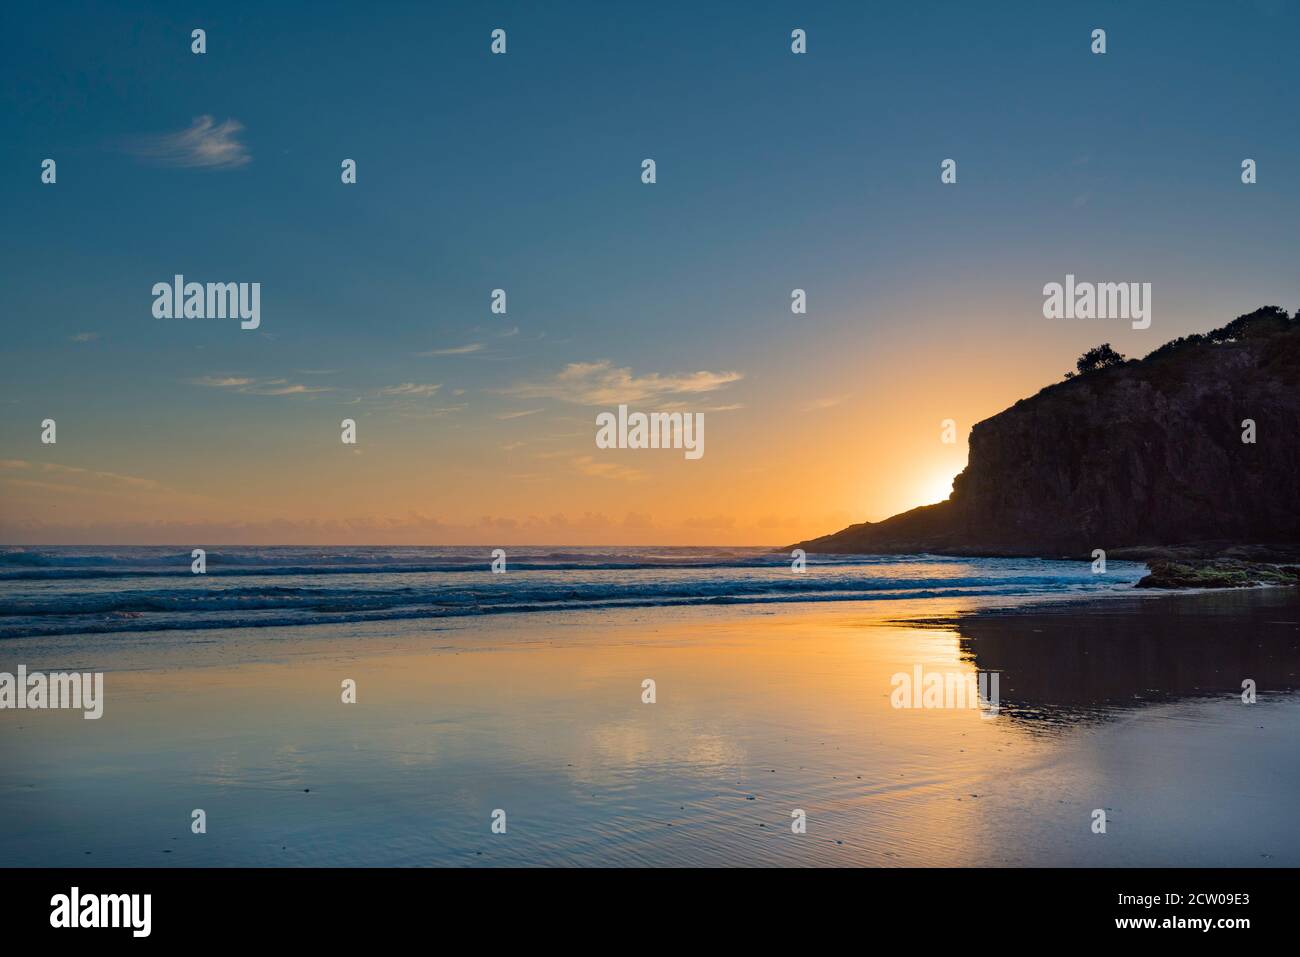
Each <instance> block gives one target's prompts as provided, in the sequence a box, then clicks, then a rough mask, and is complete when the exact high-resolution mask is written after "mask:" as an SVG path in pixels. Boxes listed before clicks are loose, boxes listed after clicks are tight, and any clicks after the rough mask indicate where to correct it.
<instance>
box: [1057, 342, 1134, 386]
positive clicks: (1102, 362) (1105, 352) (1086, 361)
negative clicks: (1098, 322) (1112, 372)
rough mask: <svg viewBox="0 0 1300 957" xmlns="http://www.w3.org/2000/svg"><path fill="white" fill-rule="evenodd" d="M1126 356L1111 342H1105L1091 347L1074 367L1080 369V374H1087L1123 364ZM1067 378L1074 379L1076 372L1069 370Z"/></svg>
mask: <svg viewBox="0 0 1300 957" xmlns="http://www.w3.org/2000/svg"><path fill="white" fill-rule="evenodd" d="M1125 361H1126V360H1125V358H1124V357H1123V356H1122V355H1120V354H1119V353H1118V352H1116V351H1115V350H1114V349H1112V348H1111V347H1110V343H1109V342H1103V343H1102V344H1101V345H1099V346H1096V347H1094V348H1092V349H1089V350H1088V351H1087V352H1085V353H1084V354H1083V355H1081V356H1079V361H1078V362H1076V363H1075V364H1074V367H1075V368H1076V369H1078V370H1079V375H1086V374H1087V373H1089V372H1095V371H1096V370H1098V369H1107V368H1109V367H1110V366H1122V365H1123V364H1124V363H1125ZM1065 377H1066V378H1067V379H1073V378H1074V373H1073V372H1067V373H1066V374H1065Z"/></svg>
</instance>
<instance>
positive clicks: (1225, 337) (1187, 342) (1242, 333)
mask: <svg viewBox="0 0 1300 957" xmlns="http://www.w3.org/2000/svg"><path fill="white" fill-rule="evenodd" d="M1297 324H1300V309H1297V310H1296V313H1295V315H1294V316H1288V315H1287V314H1286V310H1285V309H1283V308H1282V307H1281V306H1262V307H1260V308H1259V309H1256V310H1255V311H1254V312H1248V313H1246V314H1245V315H1243V316H1238V317H1237V318H1236V319H1234V320H1232V322H1230V323H1228V324H1227V325H1226V326H1223V327H1221V328H1219V329H1213V330H1211V331H1210V332H1206V333H1195V334H1193V335H1190V336H1179V337H1178V338H1177V339H1171V340H1170V341H1169V342H1166V343H1165V344H1164V345H1163V346H1161V347H1160V348H1159V349H1156V350H1155V351H1154V352H1152V353H1150V354H1148V355H1147V357H1146V358H1147V359H1156V358H1159V357H1161V356H1167V355H1172V354H1173V353H1175V352H1178V351H1180V350H1182V349H1186V348H1187V347H1188V346H1197V345H1202V344H1204V343H1207V342H1208V343H1219V342H1235V341H1236V340H1238V339H1257V338H1261V337H1264V336H1273V335H1277V334H1278V333H1279V332H1286V331H1287V330H1288V329H1294V328H1295V327H1296V326H1297ZM1144 361H1145V360H1144Z"/></svg>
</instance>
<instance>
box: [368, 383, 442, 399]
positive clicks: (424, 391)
mask: <svg viewBox="0 0 1300 957" xmlns="http://www.w3.org/2000/svg"><path fill="white" fill-rule="evenodd" d="M441 388H442V383H440V382H430V383H425V384H421V383H417V382H403V383H402V384H401V385H391V386H389V387H388V388H386V389H380V390H379V394H380V395H401V396H424V395H433V394H434V393H435V392H437V391H438V390H439V389H441Z"/></svg>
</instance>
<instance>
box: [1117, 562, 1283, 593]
mask: <svg viewBox="0 0 1300 957" xmlns="http://www.w3.org/2000/svg"><path fill="white" fill-rule="evenodd" d="M1147 567H1148V568H1149V569H1150V570H1151V574H1149V575H1147V576H1146V577H1145V578H1143V579H1142V580H1141V581H1139V582H1138V583H1137V587H1138V588H1253V587H1255V586H1257V585H1300V567H1297V566H1295V565H1290V566H1288V565H1266V564H1260V563H1257V562H1242V561H1237V560H1235V559H1219V560H1212V561H1190V562H1171V561H1151V562H1148V563H1147Z"/></svg>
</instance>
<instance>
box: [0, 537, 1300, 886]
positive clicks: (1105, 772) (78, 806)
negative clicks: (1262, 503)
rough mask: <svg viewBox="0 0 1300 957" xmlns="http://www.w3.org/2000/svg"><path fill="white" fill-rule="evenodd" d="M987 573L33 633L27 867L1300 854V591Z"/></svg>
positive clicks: (1005, 860)
mask: <svg viewBox="0 0 1300 957" xmlns="http://www.w3.org/2000/svg"><path fill="white" fill-rule="evenodd" d="M1044 564H1046V565H1051V563H1044ZM1062 564H1063V563H1062ZM1084 567H1085V568H1086V565H1085V566H1084ZM964 568H965V569H966V571H967V572H969V570H970V567H969V565H968V566H964ZM815 572H816V569H812V570H811V573H815ZM475 574H478V573H475ZM509 574H514V573H513V572H512V573H509ZM538 574H545V573H542V572H539V573H538ZM590 574H595V573H588V575H590ZM619 574H623V575H626V572H620V573H619ZM707 574H708V575H709V576H711V577H717V573H716V571H710V572H708V573H707ZM764 574H766V572H764ZM787 574H788V571H787ZM926 574H927V575H931V576H932V574H933V573H932V571H927V572H926ZM490 584H491V583H490V582H489V586H490ZM24 587H26V586H24ZM31 587H34V588H37V590H39V589H43V588H46V587H59V586H57V585H54V586H51V585H49V583H48V582H45V581H43V582H41V583H40V584H39V585H37V586H31ZM113 587H114V588H116V589H117V590H119V591H120V590H121V589H122V587H123V585H122V583H121V582H116V583H115V584H114V586H113ZM967 590H968V589H962V588H956V589H952V590H951V592H950V593H948V594H944V595H940V596H932V597H902V598H898V599H896V600H888V601H881V600H873V601H865V600H849V601H835V602H820V601H798V600H794V601H786V602H782V603H780V604H771V603H763V602H754V603H743V602H742V603H724V604H716V603H700V604H688V605H672V604H658V605H654V606H646V607H626V608H610V607H606V606H604V605H602V607H600V608H598V609H588V608H574V607H567V606H566V607H562V608H557V609H554V610H543V611H534V612H529V613H517V612H516V613H510V612H506V613H500V614H477V615H457V616H450V617H444V618H437V619H430V618H425V617H414V616H413V617H399V618H388V619H384V620H378V621H369V620H349V621H345V622H333V621H331V622H324V623H318V624H310V625H308V624H304V625H268V626H265V627H236V628H229V627H219V626H217V627H205V628H180V627H175V628H170V629H166V630H154V631H148V630H121V631H116V632H113V633H102V634H77V633H55V634H32V635H28V636H26V637H9V638H6V639H5V640H3V641H0V671H10V672H12V671H14V670H15V668H16V667H17V666H18V665H19V664H22V665H25V666H26V667H27V668H29V669H44V670H46V671H51V672H53V671H59V670H78V671H102V672H104V675H105V678H104V687H105V693H104V698H105V701H104V709H103V715H102V717H101V718H99V719H98V720H85V719H84V718H83V717H82V715H81V713H80V712H76V711H72V710H63V711H57V710H46V711H6V712H4V713H0V722H2V723H3V724H2V727H3V734H0V767H2V768H3V774H2V775H0V819H3V820H5V821H6V822H10V826H8V827H6V828H4V829H3V831H2V832H0V864H3V865H17V866H56V865H59V866H114V865H127V866H139V865H162V866H168V865H175V866H233V865H252V866H279V865H285V866H300V865H302V866H305V865H320V866H345V865H354V866H389V865H395V866H535V865H561V866H565V865H575V866H636V865H656V866H674V865H679V866H733V865H760V864H762V865H789V866H851V865H857V866H861V865H867V866H983V865H993V866H1003V865H1038V866H1047V865H1072V866H1087V867H1128V866H1143V865H1147V866H1151V865H1191V866H1247V867H1250V866H1279V865H1286V866H1295V865H1297V864H1300V833H1298V832H1297V830H1296V829H1295V828H1294V826H1293V822H1292V820H1291V809H1292V807H1293V804H1294V800H1293V797H1294V794H1295V791H1296V788H1297V786H1298V785H1300V753H1298V752H1297V751H1296V748H1295V744H1294V742H1295V740H1296V734H1297V731H1300V698H1298V697H1297V696H1296V695H1295V694H1294V688H1295V687H1296V685H1297V683H1300V677H1298V676H1300V602H1298V601H1297V597H1296V595H1295V592H1294V590H1286V589H1255V590H1249V591H1236V592H1211V593H1204V594H1185V593H1179V594H1172V595H1164V594H1162V595H1140V594H1134V593H1133V592H1132V591H1131V589H1107V590H1106V591H1105V593H1102V594H1091V595H1090V594H1082V593H1081V594H1075V595H1073V597H1072V598H1070V600H1060V599H1059V598H1053V597H1052V596H1051V595H1043V594H1025V593H1023V592H1025V591H1026V589H1023V588H1022V589H1011V590H1010V591H1008V592H1001V593H997V594H974V595H970V594H964V593H963V592H964V591H967ZM1062 594H1065V593H1064V592H1062ZM916 668H920V669H923V670H924V671H925V672H927V673H930V672H935V673H944V674H948V673H958V674H963V675H972V676H973V675H974V674H975V673H976V672H985V673H989V672H993V673H997V674H998V675H999V678H1000V685H999V686H1000V701H999V702H998V707H997V708H996V710H995V711H993V712H992V713H990V709H989V707H988V705H989V702H988V701H982V702H978V704H979V705H980V706H978V707H955V708H948V707H937V708H899V707H895V706H894V705H895V702H894V701H891V692H892V691H893V689H894V684H893V682H894V680H895V677H896V676H897V675H899V674H900V673H906V674H911V673H912V672H913V671H914V669H916ZM1247 678H1249V679H1252V680H1253V681H1255V682H1256V685H1257V689H1258V700H1257V701H1256V702H1255V703H1253V704H1244V703H1243V702H1242V699H1241V688H1242V680H1243V679H1247ZM647 679H650V680H651V681H653V702H652V703H650V702H647V700H646V697H647V692H646V687H647V686H646V684H645V682H646V680H647ZM349 681H351V682H354V683H355V684H354V687H355V703H345V702H344V700H343V698H344V696H345V692H344V685H345V682H349ZM196 809H201V810H202V811H203V812H204V817H205V821H206V831H205V832H204V833H194V832H193V830H192V827H191V824H192V820H193V812H194V811H195V810H196ZM1097 809H1102V810H1104V811H1105V816H1106V829H1105V832H1104V833H1096V832H1095V829H1094V826H1093V824H1094V820H1095V816H1094V812H1095V811H1096V810H1097ZM497 812H504V815H497ZM799 812H802V815H803V820H804V821H805V822H806V827H805V829H804V831H803V832H802V833H796V831H795V830H794V829H792V823H797V822H798V819H799ZM494 816H500V817H502V818H503V820H504V825H505V827H504V833H494V831H493V821H494Z"/></svg>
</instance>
